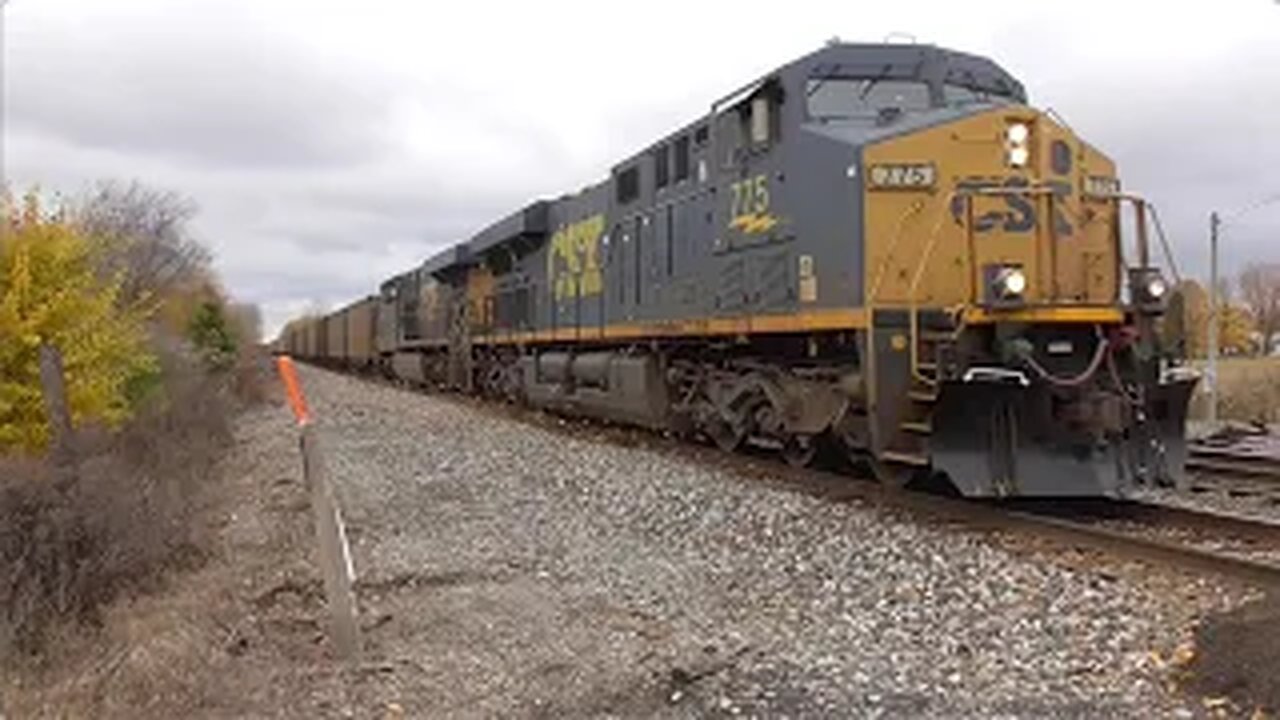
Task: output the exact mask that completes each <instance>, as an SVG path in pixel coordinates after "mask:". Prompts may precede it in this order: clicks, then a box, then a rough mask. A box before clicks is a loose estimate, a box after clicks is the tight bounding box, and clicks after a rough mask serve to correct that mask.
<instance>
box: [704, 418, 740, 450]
mask: <svg viewBox="0 0 1280 720" xmlns="http://www.w3.org/2000/svg"><path fill="white" fill-rule="evenodd" d="M707 436H708V437H710V438H711V441H712V442H714V443H715V444H716V447H718V448H720V449H721V450H724V451H725V452H737V450H738V448H740V447H742V443H743V441H745V440H746V439H747V431H746V428H741V427H736V426H734V425H731V424H729V423H728V422H725V421H724V420H722V419H716V420H714V421H712V422H711V423H710V426H709V427H708V428H707Z"/></svg>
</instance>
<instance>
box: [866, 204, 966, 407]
mask: <svg viewBox="0 0 1280 720" xmlns="http://www.w3.org/2000/svg"><path fill="white" fill-rule="evenodd" d="M957 195H964V196H965V203H966V212H965V237H966V239H967V241H968V246H969V257H970V259H971V260H970V261H971V262H972V257H973V232H972V228H973V225H972V223H971V222H970V215H972V212H971V211H972V207H973V198H972V196H971V194H970V192H969V191H964V192H961V191H959V190H953V191H951V192H950V193H949V194H948V195H947V198H946V201H945V202H943V203H942V204H941V205H940V206H939V208H940V209H939V210H938V221H937V222H936V223H934V225H933V232H932V233H930V234H929V242H928V244H927V245H925V249H924V253H923V254H922V255H921V257H920V264H919V265H918V266H917V267H916V274H915V277H913V278H912V280H911V285H910V287H908V288H907V302H908V303H909V307H910V310H909V313H908V318H909V320H910V326H909V332H908V342H909V345H910V346H911V355H910V358H911V375H912V377H914V378H915V379H917V380H919V381H920V382H922V383H924V384H926V385H936V384H937V380H936V379H934V378H928V377H925V376H924V375H923V374H921V372H920V303H919V297H918V296H917V294H918V290H919V289H920V281H921V279H923V278H924V270H925V268H926V267H928V266H929V259H930V258H931V257H933V249H934V248H935V247H937V245H938V238H939V237H940V236H941V234H942V232H941V231H942V221H943V220H944V219H945V218H946V217H947V215H949V214H950V210H951V203H952V201H954V200H955V198H956V196H957ZM972 294H973V291H972V288H971V289H970V299H971V300H972ZM873 320H874V319H873ZM874 330H875V328H874V322H873V327H872V331H873V332H874Z"/></svg>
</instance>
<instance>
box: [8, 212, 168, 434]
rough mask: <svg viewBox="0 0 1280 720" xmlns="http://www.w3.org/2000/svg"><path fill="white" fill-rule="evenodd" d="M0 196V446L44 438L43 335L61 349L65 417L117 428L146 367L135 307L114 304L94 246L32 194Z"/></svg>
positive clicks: (113, 288)
mask: <svg viewBox="0 0 1280 720" xmlns="http://www.w3.org/2000/svg"><path fill="white" fill-rule="evenodd" d="M0 204H2V205H3V207H2V208H0V452H4V451H8V450H21V451H26V452H36V451H39V450H40V449H42V448H43V447H44V446H45V445H46V443H47V441H48V423H47V421H46V418H45V413H44V405H43V396H42V394H41V390H40V380H39V378H40V370H39V359H38V358H39V348H40V345H41V344H43V343H50V344H52V345H54V346H56V347H57V348H58V349H59V350H61V352H62V358H63V366H64V369H65V372H66V389H67V401H68V404H69V406H70V410H71V415H72V419H73V421H74V422H76V423H85V422H101V423H105V424H107V425H108V426H118V425H119V424H120V423H121V422H122V421H123V420H125V419H126V418H127V417H128V416H129V413H130V409H131V405H130V400H131V393H136V392H137V391H138V390H139V389H140V387H139V386H140V384H142V385H144V384H145V378H146V377H148V376H149V375H152V374H154V372H155V364H154V358H153V357H152V355H151V354H150V353H149V352H148V351H147V348H146V344H145V341H146V334H145V332H144V328H143V322H144V320H145V317H144V313H143V312H142V311H141V310H139V309H138V308H136V307H130V306H124V305H122V304H121V303H119V302H117V300H118V296H119V291H120V284H119V282H117V281H113V280H112V279H110V278H103V277H102V276H101V275H100V274H99V273H98V272H97V268H98V266H99V264H98V259H97V258H96V257H95V252H96V251H97V250H98V249H99V248H98V247H96V246H95V244H94V242H93V241H92V240H91V239H89V238H86V237H85V236H84V235H82V234H81V233H80V232H79V231H78V230H76V229H75V228H74V227H73V226H72V225H71V224H69V223H67V222H66V221H65V220H63V219H62V218H61V217H59V216H58V215H57V214H55V213H49V212H46V211H45V210H44V209H43V208H42V207H41V205H40V202H39V200H38V199H37V197H36V195H35V194H34V193H32V194H29V195H27V196H26V197H25V198H24V199H23V202H22V203H21V204H18V203H15V202H13V201H12V198H11V196H9V195H7V194H6V195H5V196H4V198H3V200H2V202H0Z"/></svg>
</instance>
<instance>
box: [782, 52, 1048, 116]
mask: <svg viewBox="0 0 1280 720" xmlns="http://www.w3.org/2000/svg"><path fill="white" fill-rule="evenodd" d="M797 70H798V71H800V72H803V73H804V74H805V75H807V76H817V77H824V76H830V77H875V78H882V79H917V80H923V81H925V82H930V83H938V84H942V83H955V84H959V85H966V86H971V87H976V88H980V89H984V90H992V91H999V92H1002V93H1004V94H1007V95H1009V96H1010V97H1012V98H1014V99H1015V100H1017V101H1018V102H1022V103H1025V102H1026V100H1027V95H1026V90H1025V89H1024V88H1023V86H1022V83H1021V82H1019V81H1018V79H1017V78H1015V77H1014V76H1013V75H1011V74H1010V73H1009V72H1008V71H1006V70H1005V69H1004V68H1002V67H1001V66H1000V65H999V64H998V63H996V62H995V61H994V60H991V59H990V58H986V57H982V56H980V55H972V54H970V53H965V52H960V51H958V50H950V49H947V48H944V47H939V46H937V45H915V44H910V45H908V44H901V43H831V44H828V45H826V46H825V47H822V48H820V49H818V50H816V51H814V52H812V53H810V54H808V55H806V56H804V57H802V58H800V59H799V60H796V61H795V62H792V63H789V64H787V65H784V66H783V67H782V68H780V69H779V70H778V71H777V74H779V75H781V74H784V73H787V72H791V71H797Z"/></svg>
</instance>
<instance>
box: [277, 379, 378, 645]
mask: <svg viewBox="0 0 1280 720" xmlns="http://www.w3.org/2000/svg"><path fill="white" fill-rule="evenodd" d="M276 368H277V369H278V370H279V371H280V380H281V381H283V382H284V392H285V395H286V396H288V398H289V407H291V408H292V409H293V416H294V417H295V418H296V419H297V421H298V429H299V430H300V431H301V432H300V434H301V438H300V440H301V446H302V476H303V479H304V480H305V482H306V483H307V487H308V488H309V489H310V492H311V509H312V512H313V513H314V515H315V526H316V550H317V554H318V559H319V565H320V574H321V575H322V576H323V578H324V588H325V599H326V600H327V602H328V605H329V614H330V617H329V622H330V628H329V633H330V638H331V639H332V640H333V645H334V649H335V650H336V651H337V653H338V656H339V657H340V658H342V659H344V660H351V659H354V658H355V657H356V654H357V652H358V651H359V649H360V627H359V625H357V623H356V614H357V609H356V597H355V592H354V591H353V590H352V588H353V586H354V585H355V578H356V573H355V567H354V566H353V565H352V563H351V546H350V544H349V543H348V542H347V530H346V526H345V525H344V524H343V522H342V511H341V509H340V508H339V507H338V499H337V497H335V496H334V493H333V489H332V488H331V487H329V473H328V468H327V466H326V465H325V458H324V453H322V452H321V451H320V438H319V437H317V436H316V430H317V428H316V427H314V426H312V424H311V411H310V409H308V408H307V399H306V397H305V396H304V395H303V394H302V383H300V382H298V369H297V367H296V366H295V365H294V364H293V359H292V358H290V357H289V356H288V355H281V356H280V357H278V358H276Z"/></svg>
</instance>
